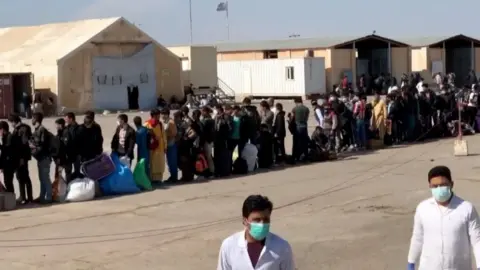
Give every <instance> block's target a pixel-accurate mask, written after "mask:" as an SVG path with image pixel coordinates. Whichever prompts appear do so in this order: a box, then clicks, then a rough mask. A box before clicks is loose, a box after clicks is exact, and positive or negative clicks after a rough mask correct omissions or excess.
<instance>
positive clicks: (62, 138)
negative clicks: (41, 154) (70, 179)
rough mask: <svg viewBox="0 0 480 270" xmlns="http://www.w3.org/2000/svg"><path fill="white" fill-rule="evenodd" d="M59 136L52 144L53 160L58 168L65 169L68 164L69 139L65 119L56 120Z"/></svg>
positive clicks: (57, 135)
mask: <svg viewBox="0 0 480 270" xmlns="http://www.w3.org/2000/svg"><path fill="white" fill-rule="evenodd" d="M55 125H56V128H57V134H56V135H55V138H54V140H53V142H52V144H53V145H52V147H51V149H52V151H53V152H52V158H53V161H54V162H55V165H56V166H57V167H62V168H64V167H65V164H66V163H67V154H66V151H65V149H66V142H67V138H68V130H67V129H66V127H65V119H63V118H58V119H57V120H55Z"/></svg>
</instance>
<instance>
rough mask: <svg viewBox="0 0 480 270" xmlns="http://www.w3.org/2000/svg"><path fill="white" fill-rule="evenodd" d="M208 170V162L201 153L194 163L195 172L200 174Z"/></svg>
mask: <svg viewBox="0 0 480 270" xmlns="http://www.w3.org/2000/svg"><path fill="white" fill-rule="evenodd" d="M206 170H208V162H207V159H206V158H205V155H204V154H203V153H200V154H198V155H197V160H196V161H195V172H196V174H202V173H204V172H205V171H206Z"/></svg>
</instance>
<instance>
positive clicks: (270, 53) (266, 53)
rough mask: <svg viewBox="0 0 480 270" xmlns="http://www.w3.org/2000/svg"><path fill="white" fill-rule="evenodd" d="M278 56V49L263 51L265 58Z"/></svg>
mask: <svg viewBox="0 0 480 270" xmlns="http://www.w3.org/2000/svg"><path fill="white" fill-rule="evenodd" d="M277 58H278V51H277V50H270V51H264V52H263V59H277Z"/></svg>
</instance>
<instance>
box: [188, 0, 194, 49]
mask: <svg viewBox="0 0 480 270" xmlns="http://www.w3.org/2000/svg"><path fill="white" fill-rule="evenodd" d="M188 3H189V12H190V45H192V44H193V20H192V0H189V1H188Z"/></svg>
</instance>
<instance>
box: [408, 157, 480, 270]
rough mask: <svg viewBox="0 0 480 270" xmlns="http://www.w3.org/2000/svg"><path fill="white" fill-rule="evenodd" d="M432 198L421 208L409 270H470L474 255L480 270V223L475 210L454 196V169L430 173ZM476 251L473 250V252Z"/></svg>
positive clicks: (415, 227)
mask: <svg viewBox="0 0 480 270" xmlns="http://www.w3.org/2000/svg"><path fill="white" fill-rule="evenodd" d="M428 182H429V186H430V190H431V192H432V198H430V199H427V200H424V201H423V202H421V203H420V204H419V205H418V206H417V211H416V213H415V221H414V225H413V233H412V239H411V242H410V250H409V252H408V268H407V269H408V270H415V264H416V263H417V262H418V261H419V262H420V264H419V267H418V269H419V270H442V269H448V270H469V269H473V267H472V258H471V253H472V252H473V254H474V255H475V261H476V265H477V267H479V268H477V269H480V220H479V218H478V214H477V211H476V210H475V207H474V206H473V205H472V204H471V203H470V202H467V201H464V200H462V199H461V198H460V197H457V196H456V195H455V194H453V192H452V187H453V181H452V177H451V173H450V169H449V168H447V167H445V166H437V167H434V168H432V169H431V170H430V172H429V173H428ZM472 247H473V250H472Z"/></svg>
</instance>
